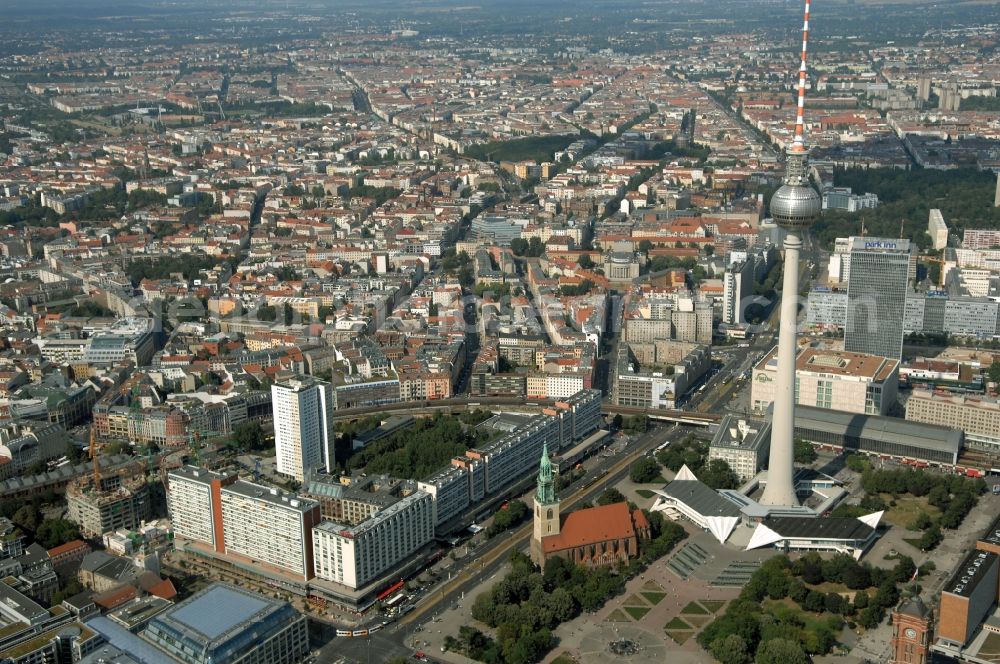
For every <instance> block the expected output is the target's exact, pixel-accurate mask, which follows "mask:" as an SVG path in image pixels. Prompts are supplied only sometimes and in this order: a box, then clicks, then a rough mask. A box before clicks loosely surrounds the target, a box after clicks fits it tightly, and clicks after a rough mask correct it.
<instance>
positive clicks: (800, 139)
mask: <svg viewBox="0 0 1000 664" xmlns="http://www.w3.org/2000/svg"><path fill="white" fill-rule="evenodd" d="M809 1H810V0H806V9H805V15H804V17H803V19H802V59H801V61H800V62H799V99H798V102H797V103H798V105H797V107H796V111H795V138H794V140H793V141H792V152H805V151H806V144H805V135H804V134H805V109H806V76H807V72H806V51H807V48H808V46H809Z"/></svg>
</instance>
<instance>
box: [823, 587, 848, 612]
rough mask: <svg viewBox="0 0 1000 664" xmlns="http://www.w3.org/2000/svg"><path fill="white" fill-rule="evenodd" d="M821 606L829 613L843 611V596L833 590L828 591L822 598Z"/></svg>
mask: <svg viewBox="0 0 1000 664" xmlns="http://www.w3.org/2000/svg"><path fill="white" fill-rule="evenodd" d="M823 608H825V609H826V610H827V611H828V612H829V613H843V611H844V598H843V597H841V596H840V595H838V594H837V593H835V592H832V591H831V592H828V593H827V594H826V597H824V598H823Z"/></svg>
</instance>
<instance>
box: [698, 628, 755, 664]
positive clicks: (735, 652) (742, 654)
mask: <svg viewBox="0 0 1000 664" xmlns="http://www.w3.org/2000/svg"><path fill="white" fill-rule="evenodd" d="M708 650H709V652H710V653H712V657H714V658H715V659H717V660H718V661H719V662H720V663H721V664H746V663H747V660H748V659H749V655H750V653H749V652H748V649H747V642H746V639H744V638H743V637H742V636H740V635H739V634H728V635H726V636H720V637H719V638H717V639H716V640H715V641H712V645H711V646H709V648H708Z"/></svg>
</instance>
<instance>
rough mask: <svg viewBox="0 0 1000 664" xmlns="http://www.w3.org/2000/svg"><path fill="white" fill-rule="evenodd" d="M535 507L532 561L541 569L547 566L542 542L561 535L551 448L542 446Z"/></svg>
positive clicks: (534, 501) (546, 445)
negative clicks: (550, 455) (550, 458)
mask: <svg viewBox="0 0 1000 664" xmlns="http://www.w3.org/2000/svg"><path fill="white" fill-rule="evenodd" d="M532 502H533V503H534V505H535V510H534V512H535V519H534V529H533V531H532V534H531V559H532V560H533V561H535V564H537V565H538V566H539V567H544V566H545V553H544V545H543V544H542V540H544V539H545V538H546V537H552V536H555V535H558V534H559V529H560V515H559V498H557V497H556V486H555V482H554V481H553V479H552V462H551V461H550V460H549V446H548V444H543V445H542V459H541V461H539V462H538V490H537V491H535V498H534V500H533V501H532Z"/></svg>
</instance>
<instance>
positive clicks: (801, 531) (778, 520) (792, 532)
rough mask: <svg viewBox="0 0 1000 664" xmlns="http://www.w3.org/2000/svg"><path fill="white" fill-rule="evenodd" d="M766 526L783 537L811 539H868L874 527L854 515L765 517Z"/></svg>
mask: <svg viewBox="0 0 1000 664" xmlns="http://www.w3.org/2000/svg"><path fill="white" fill-rule="evenodd" d="M762 523H763V524H764V525H765V526H767V527H768V528H770V529H771V530H773V531H774V532H776V533H778V534H779V535H781V536H782V537H787V538H792V539H810V540H833V539H836V540H866V539H868V538H869V537H871V535H872V533H873V532H874V530H875V529H874V528H872V527H871V526H869V525H868V524H866V523H864V522H862V521H861V520H860V519H856V518H853V517H844V518H840V517H832V516H831V517H825V518H821V519H817V518H815V517H795V516H774V517H768V518H766V519H764V521H763V522H762Z"/></svg>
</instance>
